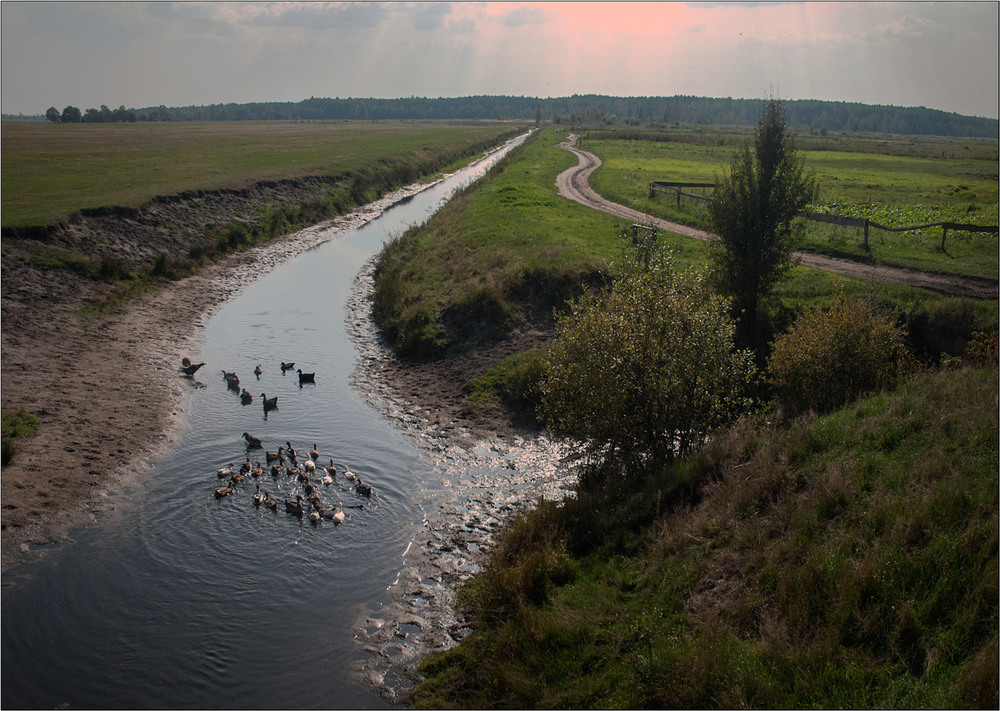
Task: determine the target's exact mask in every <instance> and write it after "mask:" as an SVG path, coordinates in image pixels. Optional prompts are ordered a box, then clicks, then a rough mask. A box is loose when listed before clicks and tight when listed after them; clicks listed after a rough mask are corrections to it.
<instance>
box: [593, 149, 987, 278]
mask: <svg viewBox="0 0 1000 711" xmlns="http://www.w3.org/2000/svg"><path fill="white" fill-rule="evenodd" d="M585 135H586V134H585ZM595 136H598V137H596V138H586V137H585V138H584V143H585V145H584V147H585V148H586V149H587V150H589V151H591V152H592V153H595V154H596V155H598V156H600V158H601V159H602V161H603V165H602V166H601V167H600V168H598V169H597V170H596V171H595V172H594V174H593V175H592V177H591V184H592V185H593V186H594V188H595V189H596V190H597V191H598V192H599V193H601V194H602V195H603V196H605V197H606V198H608V199H610V200H613V201H615V202H620V203H622V204H625V205H630V206H631V207H634V208H636V209H639V210H643V211H644V212H647V213H649V214H652V215H657V216H659V217H663V218H666V219H671V220H674V221H676V222H682V223H684V224H690V225H693V226H696V227H700V228H702V229H709V228H710V225H709V223H708V214H707V211H706V210H705V209H704V205H705V203H704V202H703V201H699V200H696V199H693V198H688V197H682V198H681V200H680V206H679V207H678V203H677V199H676V196H674V195H670V194H664V193H656V194H655V195H654V196H653V197H650V196H649V183H650V181H654V180H665V181H674V182H678V181H690V182H692V183H711V182H714V180H715V177H716V176H721V175H723V174H724V173H725V172H726V171H727V170H728V168H729V164H730V161H731V158H732V155H733V151H734V149H735V145H736V141H737V139H738V140H745V139H746V138H747V137H748V136H747V135H746V134H740V133H738V134H728V133H725V132H720V133H719V134H718V136H719V137H718V140H717V141H715V142H714V143H713V142H711V141H709V140H707V136H706V135H705V134H703V133H691V132H671V131H669V130H668V131H665V132H664V133H662V134H660V135H658V136H655V138H657V139H658V140H649V139H651V138H653V137H654V136H651V135H650V134H645V135H644V136H643V137H644V138H645V139H646V140H635V139H626V138H613V137H612V136H614V133H612V132H607V131H605V132H600V133H596V134H595ZM797 143H798V144H799V146H800V148H799V155H800V157H801V158H802V160H803V162H804V163H805V166H806V169H807V170H811V171H813V172H814V173H815V175H816V180H817V183H818V185H819V194H818V195H817V197H816V199H815V200H814V201H813V204H812V205H811V206H810V208H808V209H809V210H810V211H814V212H824V213H829V214H836V215H842V216H847V217H859V218H868V219H870V220H872V221H873V222H878V223H880V224H883V225H886V226H887V227H894V228H898V227H906V226H910V225H920V224H928V223H934V222H945V221H947V222H956V223H962V224H979V225H996V224H997V217H998V207H997V205H998V198H997V189H998V176H997V155H998V154H997V142H996V141H985V140H982V139H979V140H975V139H968V140H966V141H963V142H960V141H958V139H952V138H937V139H935V138H928V137H913V138H906V137H903V138H899V139H898V140H888V138H887V137H882V138H881V139H877V138H873V137H869V138H868V139H867V140H862V138H856V139H854V140H852V141H845V140H844V139H843V138H842V137H840V136H836V137H832V136H831V137H820V136H806V137H799V138H798V140H797ZM688 192H693V193H700V194H704V195H711V193H712V190H711V189H699V188H692V189H689V190H688ZM941 237H942V234H941V228H940V227H932V228H925V229H922V230H916V231H907V232H900V233H894V232H888V231H885V230H878V229H875V228H872V229H870V230H869V250H870V253H866V252H865V249H864V239H863V230H861V229H860V228H853V227H841V226H836V225H829V224H823V223H817V222H808V221H804V220H803V221H802V224H801V233H800V235H799V241H800V246H801V248H803V249H807V250H810V251H814V252H819V253H824V254H831V255H833V256H847V257H851V258H858V259H874V260H876V261H878V262H880V263H885V264H892V265H897V266H903V267H909V268H912V269H921V270H929V271H939V272H946V273H954V274H963V275H968V276H976V277H981V278H986V279H997V278H998V274H1000V265H998V243H997V237H996V235H990V234H984V233H972V232H956V231H949V233H948V235H947V238H946V240H945V248H944V250H941V248H940V247H941Z"/></svg>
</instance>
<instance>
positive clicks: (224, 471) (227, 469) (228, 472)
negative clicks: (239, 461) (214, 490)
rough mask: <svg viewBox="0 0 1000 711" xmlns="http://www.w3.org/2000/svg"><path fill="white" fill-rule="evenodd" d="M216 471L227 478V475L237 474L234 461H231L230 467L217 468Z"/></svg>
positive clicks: (223, 477) (221, 477) (221, 476)
mask: <svg viewBox="0 0 1000 711" xmlns="http://www.w3.org/2000/svg"><path fill="white" fill-rule="evenodd" d="M215 473H216V474H218V475H219V478H220V479H225V478H226V477H227V476H232V475H233V474H235V473H236V470H235V469H234V468H233V465H232V463H230V464H229V466H228V467H222V468H221V469H216V470H215Z"/></svg>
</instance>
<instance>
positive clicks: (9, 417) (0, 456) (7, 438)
mask: <svg viewBox="0 0 1000 711" xmlns="http://www.w3.org/2000/svg"><path fill="white" fill-rule="evenodd" d="M37 434H38V416H37V415H35V414H34V413H31V412H25V411H24V410H18V411H7V412H4V413H3V415H2V417H0V463H2V465H3V466H7V465H8V464H9V463H10V460H11V459H12V458H13V457H14V455H15V454H16V452H17V444H16V442H15V440H18V439H28V438H31V437H34V436H35V435H37Z"/></svg>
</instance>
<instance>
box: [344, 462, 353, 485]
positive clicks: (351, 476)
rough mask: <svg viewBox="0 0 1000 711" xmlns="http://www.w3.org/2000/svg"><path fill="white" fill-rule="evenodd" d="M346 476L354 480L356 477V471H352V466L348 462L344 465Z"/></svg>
mask: <svg viewBox="0 0 1000 711" xmlns="http://www.w3.org/2000/svg"><path fill="white" fill-rule="evenodd" d="M344 478H345V479H347V481H354V479H355V476H354V472H352V471H351V468H350V467H349V466H347V465H346V464H345V465H344Z"/></svg>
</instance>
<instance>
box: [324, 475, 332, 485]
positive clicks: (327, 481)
mask: <svg viewBox="0 0 1000 711" xmlns="http://www.w3.org/2000/svg"><path fill="white" fill-rule="evenodd" d="M322 482H323V483H324V484H325V485H326V486H330V484H332V483H333V477H332V476H330V475H329V474H325V475H323V479H322Z"/></svg>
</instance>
